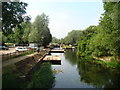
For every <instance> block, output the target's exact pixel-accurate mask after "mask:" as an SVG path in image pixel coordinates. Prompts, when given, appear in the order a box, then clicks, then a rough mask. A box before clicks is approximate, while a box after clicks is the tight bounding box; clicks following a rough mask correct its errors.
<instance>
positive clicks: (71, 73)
mask: <svg viewBox="0 0 120 90" xmlns="http://www.w3.org/2000/svg"><path fill="white" fill-rule="evenodd" d="M56 54H57V55H60V56H61V58H62V61H61V65H52V68H53V72H54V73H55V86H54V88H120V85H119V84H120V73H114V72H112V71H111V70H109V69H106V68H104V67H102V66H99V65H95V64H91V63H88V62H82V61H81V60H79V59H78V58H77V56H76V50H75V51H72V50H66V52H65V54H62V53H56ZM56 54H55V53H54V54H52V55H56Z"/></svg>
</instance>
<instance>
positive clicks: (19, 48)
mask: <svg viewBox="0 0 120 90" xmlns="http://www.w3.org/2000/svg"><path fill="white" fill-rule="evenodd" d="M15 50H16V51H27V50H28V49H27V48H26V47H16V48H15Z"/></svg>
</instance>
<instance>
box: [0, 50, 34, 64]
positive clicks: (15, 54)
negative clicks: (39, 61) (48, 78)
mask: <svg viewBox="0 0 120 90" xmlns="http://www.w3.org/2000/svg"><path fill="white" fill-rule="evenodd" d="M33 52H35V50H27V51H20V52H12V53H8V54H2V55H0V58H2V62H4V61H7V60H9V59H12V58H16V57H19V56H23V55H27V54H31V53H33Z"/></svg>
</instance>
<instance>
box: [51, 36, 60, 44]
mask: <svg viewBox="0 0 120 90" xmlns="http://www.w3.org/2000/svg"><path fill="white" fill-rule="evenodd" d="M52 43H60V39H58V38H56V37H52Z"/></svg>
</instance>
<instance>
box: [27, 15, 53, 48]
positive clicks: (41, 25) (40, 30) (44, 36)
mask: <svg viewBox="0 0 120 90" xmlns="http://www.w3.org/2000/svg"><path fill="white" fill-rule="evenodd" d="M48 23H49V20H48V16H46V15H45V14H44V13H43V14H42V15H38V16H37V17H36V19H35V21H34V23H33V28H32V30H31V32H30V34H29V42H35V43H40V44H41V45H43V46H46V45H48V44H49V42H51V40H52V35H51V34H50V30H49V28H48Z"/></svg>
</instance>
